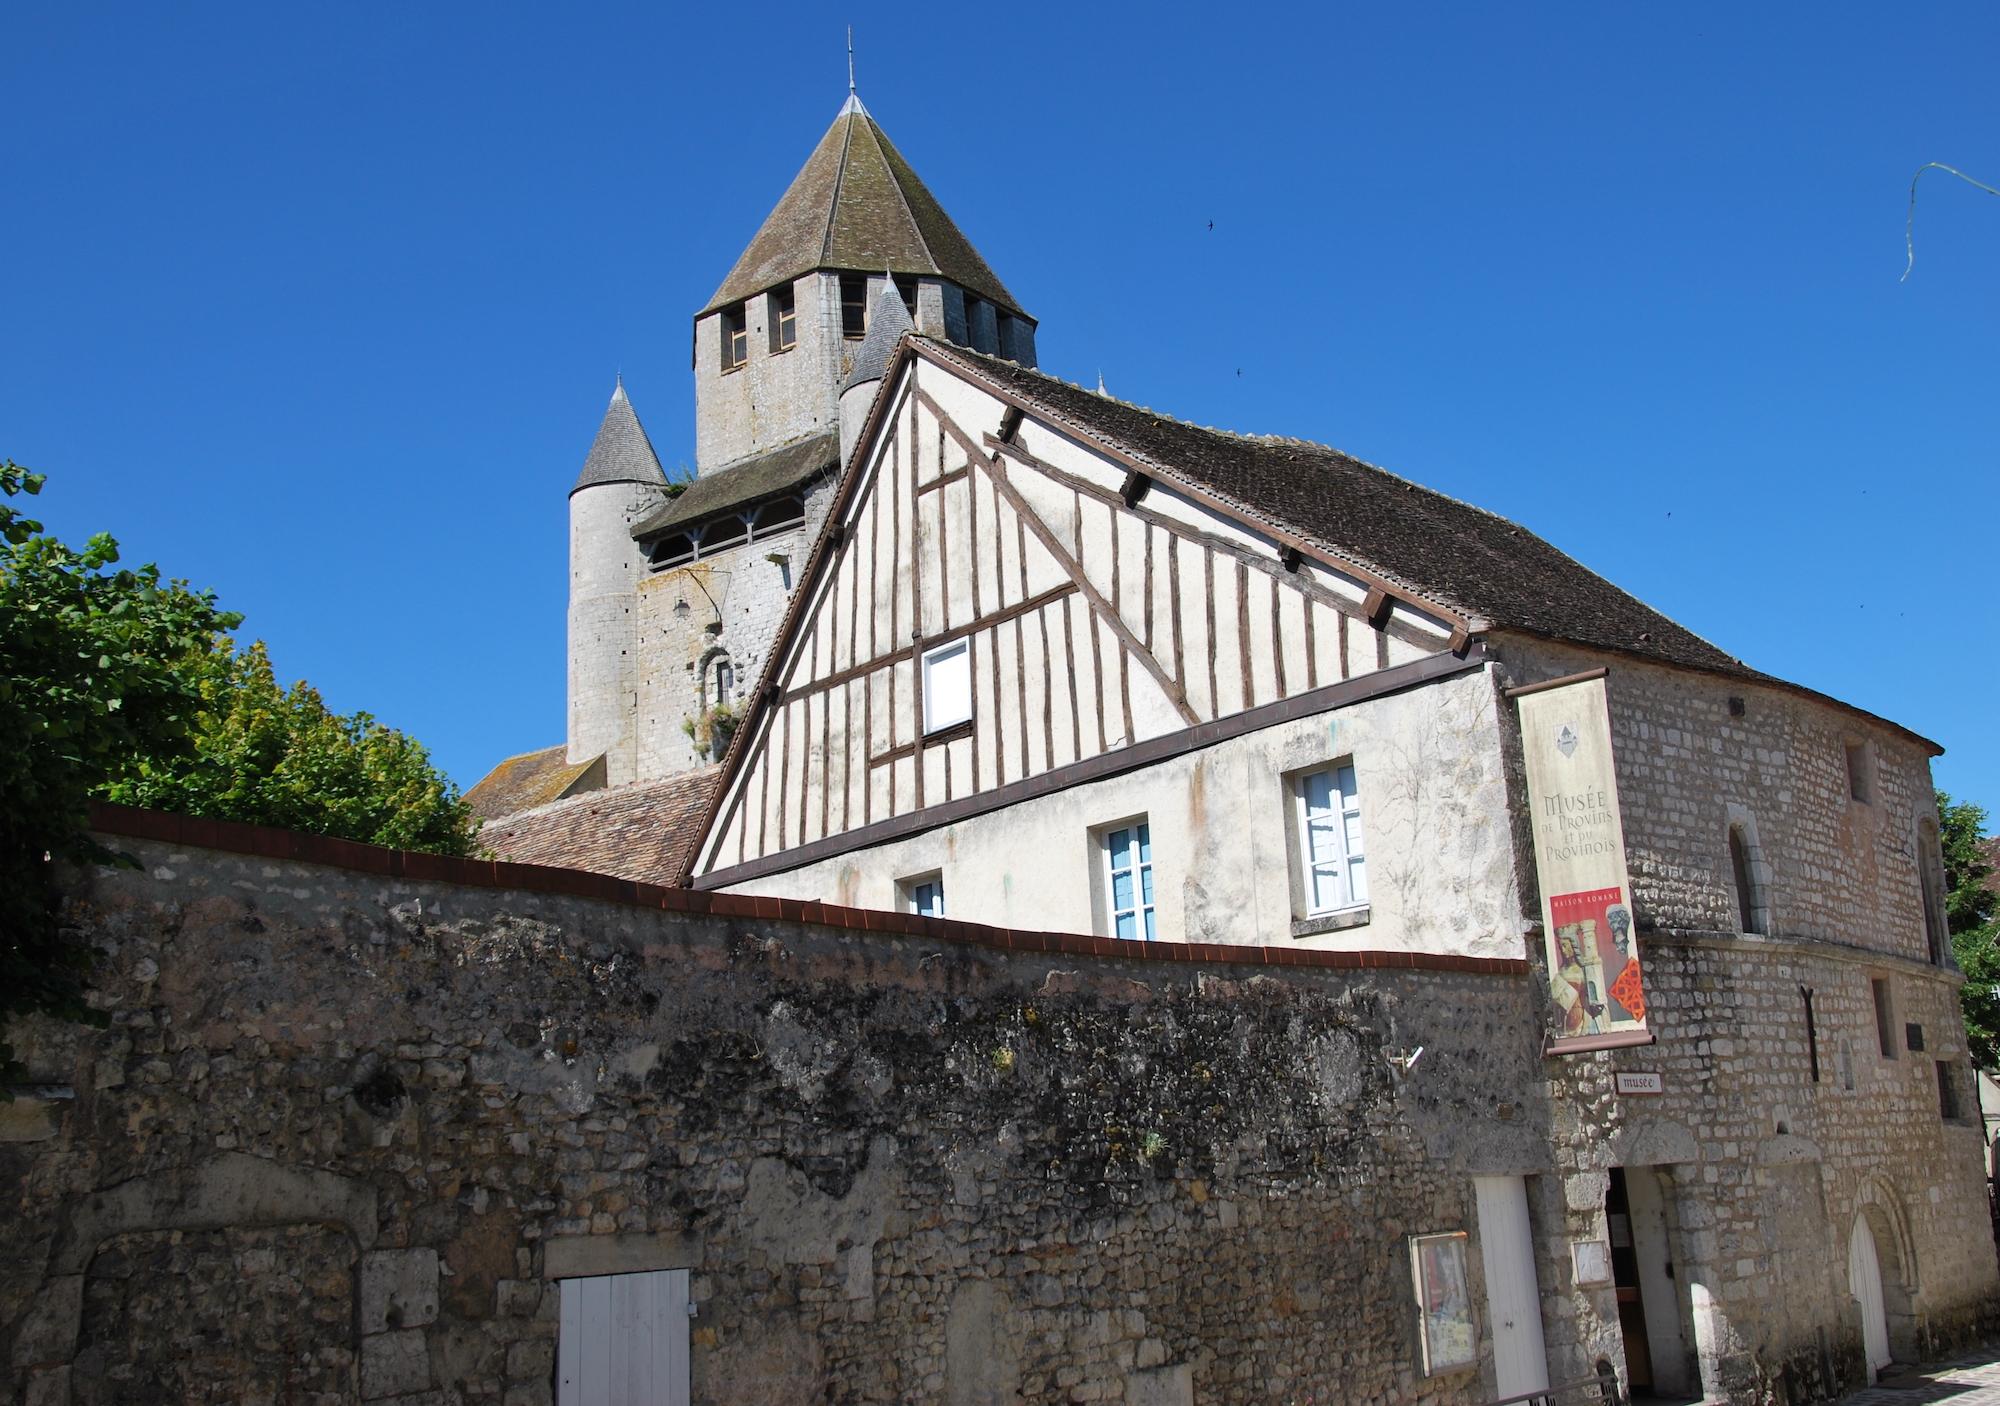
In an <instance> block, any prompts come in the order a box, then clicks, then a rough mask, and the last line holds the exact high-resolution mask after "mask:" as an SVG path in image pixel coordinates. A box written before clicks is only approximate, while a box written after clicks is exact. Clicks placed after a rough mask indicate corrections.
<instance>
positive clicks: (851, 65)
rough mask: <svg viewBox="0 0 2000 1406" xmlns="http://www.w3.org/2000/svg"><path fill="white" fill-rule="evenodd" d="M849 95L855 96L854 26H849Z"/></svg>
mask: <svg viewBox="0 0 2000 1406" xmlns="http://www.w3.org/2000/svg"><path fill="white" fill-rule="evenodd" d="M847 96H848V97H850V98H851V97H853V96H854V26H853V25H851V24H850V25H849V26H847Z"/></svg>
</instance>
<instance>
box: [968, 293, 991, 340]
mask: <svg viewBox="0 0 2000 1406" xmlns="http://www.w3.org/2000/svg"><path fill="white" fill-rule="evenodd" d="M985 307H986V304H985V303H983V302H981V301H980V300H979V299H977V298H975V297H973V296H972V295H971V294H970V293H967V294H966V295H965V344H966V345H967V346H968V347H971V348H972V349H973V350H974V351H985V350H986V349H987V347H986V339H985V338H984V337H983V336H981V335H980V333H981V332H983V331H984V330H985V318H984V317H983V316H982V313H983V310H984V309H985Z"/></svg>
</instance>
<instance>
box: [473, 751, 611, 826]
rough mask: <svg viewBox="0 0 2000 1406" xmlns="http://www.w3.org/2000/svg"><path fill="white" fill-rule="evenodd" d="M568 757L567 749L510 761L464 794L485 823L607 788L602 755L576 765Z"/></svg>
mask: <svg viewBox="0 0 2000 1406" xmlns="http://www.w3.org/2000/svg"><path fill="white" fill-rule="evenodd" d="M568 756H569V749H568V748H566V747H544V748H542V750H541V751H539V752H523V753H522V754H521V755H520V756H518V757H509V758H507V760H506V761H504V762H502V763H500V765H498V766H496V767H494V768H493V770H491V771H489V772H487V773H486V775H484V776H482V777H480V778H479V782H478V784H477V785H475V786H474V787H473V788H472V789H471V790H470V791H467V792H466V793H465V799H466V802H467V804H469V805H470V806H471V807H472V808H473V809H474V810H475V811H477V812H478V813H479V814H480V815H482V816H484V817H485V818H486V819H488V820H498V819H500V818H502V817H503V816H509V815H512V814H514V813H515V812H516V811H523V810H531V809H533V808H534V807H535V806H542V805H547V804H548V803H549V802H551V801H558V800H561V799H562V798H563V797H564V796H567V795H569V794H570V793H571V792H572V791H576V790H579V789H581V790H589V789H590V788H591V787H592V785H593V784H594V785H597V786H602V785H603V784H604V758H603V757H602V756H601V755H600V756H595V757H592V758H591V759H590V760H589V761H585V762H574V763H572V762H570V761H569V760H568ZM593 772H595V774H596V776H595V780H594V782H593V780H592V776H591V773H593Z"/></svg>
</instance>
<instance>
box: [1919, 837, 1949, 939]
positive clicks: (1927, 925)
mask: <svg viewBox="0 0 2000 1406" xmlns="http://www.w3.org/2000/svg"><path fill="white" fill-rule="evenodd" d="M1943 868H1944V851H1943V850H1942V849H1941V848H1940V847H1939V845H1938V832H1937V826H1935V825H1933V824H1931V823H1930V821H1928V820H1924V821H1920V822H1918V824H1917V883H1918V885H1919V887H1920V889H1921V891H1922V894H1923V902H1924V942H1925V944H1926V946H1927V947H1928V949H1929V952H1930V959H1931V964H1932V965H1933V966H1937V965H1941V964H1942V963H1943V961H1944V954H1945V953H1946V952H1948V951H1950V950H1951V931H1950V925H1949V924H1948V923H1947V922H1946V921H1945V912H1944V904H1942V903H1940V902H1939V901H1938V877H1937V876H1938V873H1939V872H1940V871H1941V870H1942V869H1943Z"/></svg>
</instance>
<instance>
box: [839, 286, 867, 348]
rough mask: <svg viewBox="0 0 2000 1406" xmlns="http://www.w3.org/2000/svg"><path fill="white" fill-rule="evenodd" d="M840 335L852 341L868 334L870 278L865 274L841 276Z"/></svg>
mask: <svg viewBox="0 0 2000 1406" xmlns="http://www.w3.org/2000/svg"><path fill="white" fill-rule="evenodd" d="M840 335H841V336H843V337H846V338H847V339H849V340H850V341H852V340H854V339H856V338H859V337H865V336H867V335H868V279H867V277H866V276H865V275H863V274H858V273H843V274H842V275H841V276H840Z"/></svg>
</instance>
